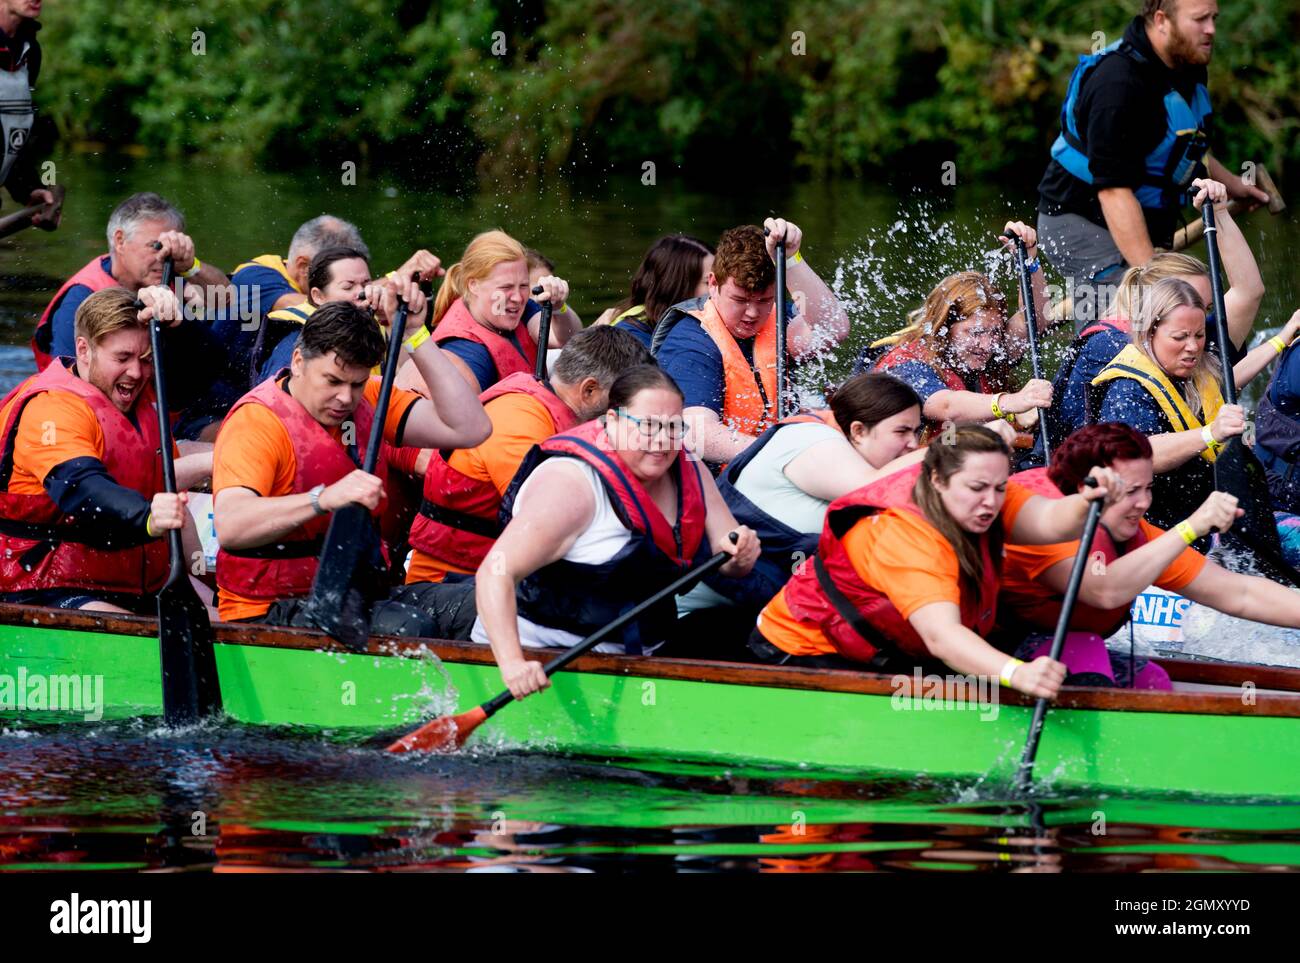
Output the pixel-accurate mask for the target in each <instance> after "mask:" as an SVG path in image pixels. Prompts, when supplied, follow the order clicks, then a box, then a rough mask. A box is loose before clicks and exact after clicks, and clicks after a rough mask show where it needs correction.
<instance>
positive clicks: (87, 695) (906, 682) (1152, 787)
mask: <svg viewBox="0 0 1300 963" xmlns="http://www.w3.org/2000/svg"><path fill="white" fill-rule="evenodd" d="M156 632H157V624H156V622H155V621H154V620H153V619H147V618H139V617H134V616H105V615H99V614H94V613H83V612H63V611H57V610H51V609H43V608H34V607H29V606H17V605H4V604H0V727H12V726H14V725H25V726H30V725H36V726H40V725H45V724H81V725H94V724H99V723H101V722H103V721H112V720H120V719H128V718H137V717H152V716H161V714H162V695H161V684H160V679H159V657H158V642H157V636H156ZM214 632H215V636H216V641H217V645H216V659H217V666H218V671H219V675H220V681H221V693H222V698H223V700H224V705H225V712H226V714H227V715H228V716H229V717H230V718H231V719H232V720H234V721H237V722H240V723H245V724H251V725H266V726H280V727H294V728H307V729H311V730H317V731H323V732H326V733H329V734H332V735H334V736H337V737H339V738H344V739H352V738H355V739H357V740H361V741H364V740H367V739H372V738H376V737H389V736H392V735H395V734H398V733H400V732H403V731H405V730H409V729H411V728H414V727H415V726H417V725H419V724H420V723H421V722H424V721H427V720H428V719H429V718H431V717H433V716H435V715H439V714H445V713H449V712H452V711H456V710H464V709H467V708H470V707H472V706H474V705H476V704H478V703H480V702H483V701H485V700H486V699H488V698H489V697H491V696H493V695H495V694H496V693H497V692H498V691H500V689H501V679H500V675H499V673H498V671H497V668H496V665H495V663H494V662H493V660H492V655H491V652H490V650H489V649H488V648H487V647H486V646H481V645H475V644H473V643H467V642H445V641H436V640H411V639H391V638H376V639H372V640H371V641H370V643H369V645H368V648H367V650H366V651H364V652H360V653H357V652H352V651H349V650H347V649H346V648H344V647H342V646H340V645H338V644H337V643H335V642H333V641H332V640H330V639H329V638H327V637H326V636H324V635H322V634H320V633H318V632H313V631H310V630H305V629H285V628H270V627H265V626H257V625H235V624H218V625H216V626H214ZM532 657H535V658H539V659H543V658H545V657H546V654H536V653H535V654H533V656H532ZM1160 663H1161V664H1162V665H1163V666H1164V667H1165V668H1166V669H1167V670H1168V671H1169V674H1170V676H1171V677H1172V678H1173V679H1174V680H1175V685H1176V690H1175V691H1174V692H1147V691H1130V690H1117V689H1100V688H1097V689H1093V688H1072V689H1067V690H1066V691H1065V692H1063V693H1062V696H1061V698H1060V699H1059V700H1058V702H1057V703H1056V704H1055V705H1054V706H1053V708H1052V710H1051V712H1050V713H1049V715H1048V722H1047V725H1046V728H1045V730H1044V734H1043V739H1042V743H1041V746H1040V750H1039V754H1038V763H1037V767H1036V770H1035V771H1036V776H1037V778H1038V779H1040V780H1042V781H1044V782H1046V783H1048V784H1050V785H1051V786H1052V787H1053V789H1055V790H1057V791H1063V790H1069V791H1077V790H1106V791H1110V790H1117V791H1123V792H1134V793H1145V792H1186V793H1193V794H1196V795H1198V796H1205V795H1212V796H1225V797H1267V798H1270V799H1294V800H1300V670H1297V669H1283V668H1273V667H1268V666H1251V665H1235V664H1228V663H1209V662H1191V661H1184V660H1177V659H1162V660H1160ZM553 682H554V684H553V686H552V688H551V689H550V690H548V691H546V692H544V693H542V694H540V695H538V696H534V697H532V698H529V699H527V700H525V701H524V702H522V703H519V704H517V705H512V706H510V707H508V708H507V709H505V710H503V711H502V712H501V713H499V714H498V715H496V716H495V717H493V718H492V719H491V720H490V721H489V722H488V723H487V724H485V725H484V726H483V728H482V729H481V730H480V731H479V732H478V733H477V734H476V735H475V737H474V739H473V740H472V742H471V745H474V744H476V743H480V742H483V743H489V744H493V745H496V746H499V747H508V748H512V749H521V750H530V751H543V752H555V753H565V754H573V755H577V756H583V757H589V758H595V759H601V760H612V761H618V760H638V761H639V762H641V763H642V764H644V765H646V766H648V767H660V768H667V769H671V768H674V767H692V766H696V765H706V766H714V767H717V766H723V767H727V768H728V769H731V770H733V771H735V770H736V769H737V768H739V769H741V770H751V769H752V770H754V771H756V772H762V773H766V774H769V775H770V774H778V773H782V772H785V773H789V774H791V775H795V774H797V775H799V776H801V777H805V778H806V777H814V776H815V777H819V778H837V777H838V778H846V777H860V776H862V775H864V774H872V775H897V776H899V777H902V778H915V777H925V778H932V779H944V780H947V779H955V780H976V781H979V782H980V783H981V784H983V785H989V786H997V785H1007V784H1009V781H1010V778H1011V775H1012V773H1013V772H1014V769H1015V765H1016V762H1017V761H1018V759H1019V755H1020V752H1021V749H1022V748H1023V746H1024V742H1025V735H1026V732H1027V730H1028V726H1029V719H1030V715H1031V712H1032V703H1031V701H1030V700H1028V699H1025V698H1023V697H1021V696H1019V695H1018V694H1016V693H1010V692H1008V691H1007V690H998V689H995V688H991V687H985V688H981V689H979V690H976V689H975V688H974V687H973V686H972V687H967V686H964V685H963V682H962V680H961V679H960V678H959V677H957V678H949V679H939V678H938V677H924V678H923V677H921V676H920V675H913V676H893V677H891V676H886V675H879V674H875V673H869V672H845V671H831V670H814V669H794V668H781V667H769V666H754V665H739V664H732V663H724V662H709V661H701V660H690V659H660V658H653V657H631V656H605V655H588V656H586V657H584V658H582V659H579V660H577V661H576V662H574V663H573V664H572V666H571V667H570V668H569V669H568V670H566V671H563V672H561V673H558V674H557V675H556V676H555V678H554V680H553Z"/></svg>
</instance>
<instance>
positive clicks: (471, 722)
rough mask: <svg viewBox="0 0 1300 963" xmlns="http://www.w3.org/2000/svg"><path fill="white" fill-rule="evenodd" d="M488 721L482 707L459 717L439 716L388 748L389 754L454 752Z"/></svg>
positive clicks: (463, 713) (476, 707) (477, 707)
mask: <svg viewBox="0 0 1300 963" xmlns="http://www.w3.org/2000/svg"><path fill="white" fill-rule="evenodd" d="M486 721H487V713H486V712H484V711H483V707H482V706H475V707H474V708H473V709H471V710H470V711H469V712H462V713H461V714H460V715H458V716H439V717H438V718H437V719H434V720H433V721H432V722H426V723H425V724H424V725H422V726H420V728H418V729H416V730H415V731H414V732H412V733H411V734H410V735H408V736H403V737H402V738H401V739H398V740H397V741H396V742H395V743H393V744H392V745H391V746H389V747H388V750H387V751H388V752H454V751H455V750H457V749H459V748H460V747H461V746H463V745H465V740H466V739H468V738H469V737H470V734H471V733H472V732H473V731H474V730H475V729H477V728H478V727H479V726H481V725H482V724H483V723H484V722H486Z"/></svg>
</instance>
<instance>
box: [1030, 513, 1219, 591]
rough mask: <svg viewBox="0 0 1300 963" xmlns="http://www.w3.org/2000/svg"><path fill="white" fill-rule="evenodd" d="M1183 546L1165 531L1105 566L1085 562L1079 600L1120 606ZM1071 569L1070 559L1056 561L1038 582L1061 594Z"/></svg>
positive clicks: (1183, 546) (1170, 560) (1172, 559)
mask: <svg viewBox="0 0 1300 963" xmlns="http://www.w3.org/2000/svg"><path fill="white" fill-rule="evenodd" d="M1198 534H1204V533H1198ZM1185 548H1187V544H1186V543H1185V542H1184V541H1183V539H1182V537H1181V536H1180V535H1178V533H1177V532H1174V531H1168V532H1165V533H1164V534H1163V535H1161V536H1160V537H1159V538H1157V539H1154V540H1152V541H1150V542H1147V543H1146V544H1145V545H1143V546H1142V547H1141V548H1136V549H1134V550H1133V551H1131V552H1128V553H1126V554H1124V555H1121V556H1120V557H1119V558H1117V559H1115V560H1114V561H1112V562H1108V563H1107V564H1106V565H1105V566H1104V567H1097V566H1093V565H1085V566H1084V570H1083V572H1084V574H1083V582H1082V583H1080V585H1079V600H1080V601H1081V602H1083V603H1085V604H1087V605H1091V606H1093V607H1094V608H1099V609H1118V608H1123V607H1124V606H1126V605H1128V604H1129V603H1130V602H1132V601H1133V600H1134V599H1135V598H1137V597H1138V595H1139V594H1141V592H1142V590H1143V589H1145V588H1146V587H1147V586H1148V585H1151V584H1152V583H1153V582H1155V580H1156V579H1158V578H1159V577H1160V575H1161V573H1162V572H1164V570H1165V569H1167V568H1168V567H1169V566H1170V565H1171V564H1172V563H1173V561H1174V559H1176V558H1177V557H1178V556H1179V555H1181V554H1182V553H1183V550H1184V549H1185ZM1073 569H1074V560H1073V559H1067V560H1065V561H1061V562H1057V563H1056V564H1055V565H1053V566H1052V567H1051V568H1049V569H1048V570H1047V571H1046V572H1044V573H1043V574H1042V575H1041V576H1039V581H1041V582H1043V583H1044V584H1045V585H1048V586H1050V587H1051V588H1053V589H1055V590H1056V591H1057V592H1061V593H1062V594H1064V592H1065V589H1066V587H1067V586H1068V585H1069V582H1070V573H1071V571H1072V570H1073Z"/></svg>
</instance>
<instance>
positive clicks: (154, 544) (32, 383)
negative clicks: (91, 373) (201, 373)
mask: <svg viewBox="0 0 1300 963" xmlns="http://www.w3.org/2000/svg"><path fill="white" fill-rule="evenodd" d="M47 391H62V392H65V393H67V394H70V395H74V396H76V397H77V398H80V399H81V400H82V401H84V402H85V403H86V404H87V405H89V406H90V409H91V411H93V412H94V413H95V418H96V419H97V420H98V421H99V427H100V430H101V431H102V432H103V433H104V457H103V459H102V460H103V463H104V467H105V468H107V469H108V473H109V474H110V475H111V476H112V478H113V480H114V481H115V482H117V483H118V484H119V485H121V486H122V487H124V488H129V489H131V490H132V491H136V492H139V493H140V494H141V495H142V496H143V497H145V498H148V499H152V498H153V496H154V495H155V494H157V493H158V492H160V491H162V490H163V477H162V457H161V456H160V454H159V444H160V442H159V438H158V416H157V409H156V408H155V407H154V394H153V387H152V386H151V385H146V386H145V388H144V390H143V391H141V393H140V397H139V398H138V399H137V401H136V405H135V417H136V421H137V422H139V428H138V429H137V428H136V426H135V425H132V424H131V422H130V421H129V420H128V419H127V417H126V416H125V415H124V414H122V413H121V412H120V411H118V409H117V407H116V406H115V405H114V404H113V402H111V401H110V400H109V399H108V396H107V395H105V394H104V393H103V392H102V391H100V390H99V389H98V388H96V387H95V386H94V385H92V384H91V383H90V382H88V381H83V380H82V379H81V378H78V377H77V375H76V374H75V372H73V371H70V370H69V369H68V368H67V367H65V366H64V365H63V363H61V362H60V363H59V364H52V365H50V366H49V367H47V368H46V369H45V370H44V371H42V372H41V373H40V374H37V375H33V376H32V377H30V378H28V379H27V380H26V381H24V382H23V383H22V384H20V385H18V387H17V388H15V389H14V390H13V391H12V392H10V394H9V397H8V398H6V399H5V401H4V404H5V405H7V406H8V409H7V410H8V417H7V418H6V419H5V423H4V425H3V427H0V439H3V445H4V449H3V451H4V454H3V458H2V460H0V487H2V488H7V487H8V485H9V479H10V477H11V476H12V474H13V467H14V445H15V443H16V442H17V439H18V423H19V420H20V419H21V418H22V413H23V411H24V409H25V408H26V407H27V403H28V402H30V401H31V400H32V399H33V398H35V397H36V396H37V395H39V394H42V393H44V392H47ZM94 536H95V532H94V525H93V524H91V523H88V522H87V521H86V520H85V519H80V520H77V519H74V518H73V517H72V516H69V515H65V514H64V513H63V512H61V511H59V507H58V505H56V504H55V503H54V501H53V500H52V499H51V498H50V497H49V496H48V495H46V494H44V493H41V494H40V495H13V494H10V493H8V492H7V491H6V492H2V493H0V586H2V587H3V588H4V590H5V591H7V592H21V591H26V590H29V589H44V588H85V589H91V590H99V591H104V592H127V593H131V594H133V595H146V594H149V593H152V592H157V591H158V590H159V589H160V588H161V587H162V585H163V583H164V582H165V581H166V579H167V573H168V570H169V556H168V550H167V542H166V540H164V539H154V540H152V541H149V542H146V543H145V544H143V545H137V546H135V547H133V548H120V549H109V548H96V547H92V546H94V545H96V544H100V543H101V542H102V539H96V538H95V537H94Z"/></svg>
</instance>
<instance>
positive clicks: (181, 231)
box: [32, 191, 227, 371]
mask: <svg viewBox="0 0 1300 963" xmlns="http://www.w3.org/2000/svg"><path fill="white" fill-rule="evenodd" d="M106 233H107V239H108V253H107V254H100V255H96V256H95V257H93V258H91V259H90V261H88V262H87V263H86V265H85V266H84V267H82V268H81V270H79V271H77V273H76V274H74V275H72V277H70V278H68V280H67V281H65V282H64V283H63V286H62V287H60V288H59V290H58V291H57V292H56V293H55V295H54V297H53V298H52V299H51V300H50V303H49V304H48V305H47V306H46V308H45V312H44V313H43V314H42V315H41V319H40V321H38V322H37V324H36V331H35V333H34V334H33V335H32V354H33V355H34V356H35V357H36V367H37V369H39V370H41V371H44V370H45V368H46V366H47V365H49V363H50V360H51V359H52V358H55V357H62V356H67V357H71V356H72V355H74V354H75V353H76V345H75V341H76V334H75V320H76V316H77V308H79V307H80V306H81V302H83V301H85V300H86V298H88V297H90V295H91V294H93V293H94V292H96V291H101V290H103V289H104V288H111V287H121V288H126V290H128V291H130V292H131V293H132V294H134V293H135V292H137V291H139V290H140V289H141V288H143V287H150V286H152V285H155V284H160V283H161V282H162V266H163V261H164V260H165V259H166V258H169V257H170V258H172V262H173V264H174V266H175V270H176V276H177V277H182V278H189V279H191V283H194V284H200V285H205V286H207V285H225V284H226V283H227V279H226V276H225V274H223V273H222V272H221V271H220V270H218V269H217V268H215V267H213V266H212V265H210V264H204V263H203V262H202V261H200V260H199V259H198V258H197V257H195V255H194V240H193V239H192V238H191V237H190V236H189V235H188V234H186V233H185V215H184V214H182V213H181V212H180V211H179V210H177V208H176V207H175V206H174V205H173V204H171V203H170V202H168V201H167V200H166V199H165V198H163V197H160V196H159V195H157V194H154V193H152V192H150V191H145V192H142V193H139V194H132V195H131V196H130V197H128V198H127V199H126V200H124V201H123V202H122V203H120V204H118V205H117V207H115V208H114V209H113V213H112V214H110V215H109V218H108V229H107V232H106Z"/></svg>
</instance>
